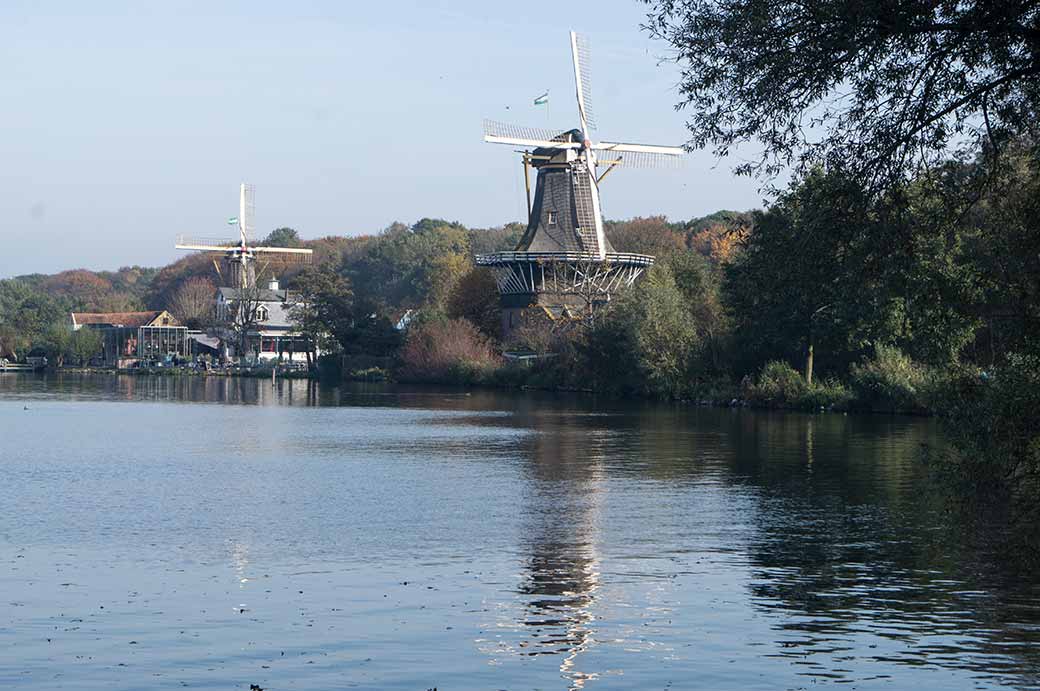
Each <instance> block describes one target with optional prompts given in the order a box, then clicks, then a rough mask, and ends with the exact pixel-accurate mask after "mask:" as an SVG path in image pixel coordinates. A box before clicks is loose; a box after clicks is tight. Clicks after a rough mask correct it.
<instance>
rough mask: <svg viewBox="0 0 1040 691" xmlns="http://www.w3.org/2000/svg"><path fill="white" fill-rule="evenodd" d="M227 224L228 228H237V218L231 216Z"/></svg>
mask: <svg viewBox="0 0 1040 691" xmlns="http://www.w3.org/2000/svg"><path fill="white" fill-rule="evenodd" d="M227 224H228V225H229V226H237V225H238V216H232V217H231V218H229V219H228V220H227Z"/></svg>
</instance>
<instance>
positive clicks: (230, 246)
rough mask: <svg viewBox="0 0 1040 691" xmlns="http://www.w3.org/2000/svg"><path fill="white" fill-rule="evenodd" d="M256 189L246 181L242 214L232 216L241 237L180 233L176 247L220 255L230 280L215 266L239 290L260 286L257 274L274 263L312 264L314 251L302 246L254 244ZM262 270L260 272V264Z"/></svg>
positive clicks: (240, 212) (240, 211)
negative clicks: (233, 238) (219, 237)
mask: <svg viewBox="0 0 1040 691" xmlns="http://www.w3.org/2000/svg"><path fill="white" fill-rule="evenodd" d="M254 195H255V188H254V187H253V185H249V184H246V183H244V182H243V183H242V186H241V191H240V193H239V202H238V216H237V217H233V218H230V219H228V223H230V224H232V225H236V224H237V225H238V240H237V241H235V240H213V239H209V238H195V237H186V236H183V235H182V236H179V237H178V238H177V244H176V245H175V247H176V249H179V250H192V251H196V252H207V253H211V254H218V255H220V256H221V257H222V258H223V260H224V264H225V267H226V268H227V271H228V276H227V279H225V277H224V274H223V273H221V270H220V266H219V265H218V264H217V261H216V259H214V260H213V265H214V266H215V267H216V268H217V274H218V275H219V276H220V277H221V279H225V280H227V281H228V282H229V283H230V284H231V285H230V286H229V287H234V288H238V289H243V288H253V287H255V286H256V279H257V274H258V273H260V274H262V273H263V272H264V270H265V269H266V268H267V267H268V266H269V265H270V264H272V263H277V264H278V265H279V266H284V265H286V264H301V263H309V262H310V260H311V255H312V254H313V253H314V250H309V249H304V248H301V247H264V246H258V245H251V244H250V236H251V235H252V234H253V232H254V230H255V229H256V226H255V224H254V216H255V206H254V203H253V198H254ZM258 264H259V269H260V271H259V272H258V271H257V269H258V266H257V265H258Z"/></svg>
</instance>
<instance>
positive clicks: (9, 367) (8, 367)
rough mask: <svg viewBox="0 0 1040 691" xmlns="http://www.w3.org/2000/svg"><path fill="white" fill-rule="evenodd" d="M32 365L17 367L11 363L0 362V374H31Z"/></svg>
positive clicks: (17, 365)
mask: <svg viewBox="0 0 1040 691" xmlns="http://www.w3.org/2000/svg"><path fill="white" fill-rule="evenodd" d="M33 369H34V368H33V366H32V365H19V364H16V363H13V362H6V361H0V372H32V371H33Z"/></svg>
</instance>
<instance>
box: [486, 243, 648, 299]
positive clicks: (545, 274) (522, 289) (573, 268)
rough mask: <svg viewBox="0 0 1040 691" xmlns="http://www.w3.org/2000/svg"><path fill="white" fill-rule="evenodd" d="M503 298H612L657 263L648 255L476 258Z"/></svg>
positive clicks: (514, 254) (510, 254)
mask: <svg viewBox="0 0 1040 691" xmlns="http://www.w3.org/2000/svg"><path fill="white" fill-rule="evenodd" d="M476 263H477V264H478V265H479V266H487V267H489V268H490V269H491V271H492V272H493V273H494V276H495V282H496V283H497V284H498V290H499V292H500V293H502V294H503V295H523V294H533V293H549V294H556V295H583V296H587V295H602V296H609V295H611V294H612V293H614V292H615V291H617V290H620V289H622V288H627V287H629V286H631V285H632V284H633V283H635V281H636V279H637V278H639V276H640V275H641V274H642V273H643V271H645V270H646V269H647V267H649V266H651V265H652V264H653V263H654V258H653V257H651V256H649V255H646V254H632V253H626V252H610V253H608V254H607V256H606V258H605V259H600V257H599V255H597V254H596V253H594V252H495V253H494V254H482V255H478V256H477V257H476Z"/></svg>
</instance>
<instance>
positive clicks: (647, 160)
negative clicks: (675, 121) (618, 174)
mask: <svg viewBox="0 0 1040 691" xmlns="http://www.w3.org/2000/svg"><path fill="white" fill-rule="evenodd" d="M682 161H683V159H682V157H681V156H673V155H670V154H658V153H650V152H646V151H610V150H607V151H600V152H599V154H598V155H597V157H596V165H599V166H615V165H616V166H620V167H622V168H681V167H682Z"/></svg>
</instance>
